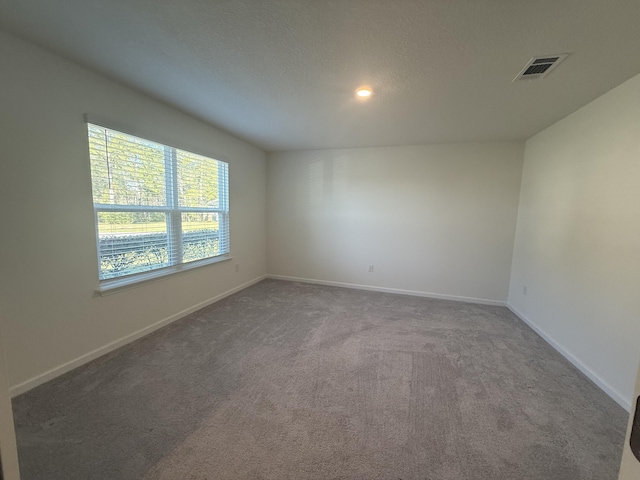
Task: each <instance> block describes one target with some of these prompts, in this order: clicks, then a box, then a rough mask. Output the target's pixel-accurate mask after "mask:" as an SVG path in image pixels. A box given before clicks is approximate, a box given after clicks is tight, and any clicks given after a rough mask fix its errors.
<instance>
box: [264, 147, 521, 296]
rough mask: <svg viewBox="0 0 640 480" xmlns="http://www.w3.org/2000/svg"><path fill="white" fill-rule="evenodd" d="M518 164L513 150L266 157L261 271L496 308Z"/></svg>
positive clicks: (505, 279)
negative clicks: (472, 301) (264, 246)
mask: <svg viewBox="0 0 640 480" xmlns="http://www.w3.org/2000/svg"><path fill="white" fill-rule="evenodd" d="M522 157H523V145H522V144H520V143H468V144H456V145H429V146H403V147H387V148H360V149H345V150H318V151H300V152H282V153H272V154H269V155H268V164H267V172H268V173H267V178H268V184H267V196H268V210H269V224H268V228H267V232H268V233H267V238H268V241H267V243H268V247H267V251H268V271H269V274H272V275H278V276H283V277H295V278H304V279H310V280H315V281H324V282H336V283H344V284H350V285H359V286H364V287H381V288H388V289H392V290H393V289H395V290H399V291H405V292H407V291H408V292H413V293H418V294H430V295H431V294H433V295H440V296H444V297H450V298H456V299H475V300H478V299H479V300H482V301H489V302H494V303H500V302H505V301H506V298H507V291H508V284H509V271H510V267H511V254H512V248H513V238H514V232H515V222H516V212H517V204H518V193H519V188H520V178H521V168H522ZM369 265H374V271H373V272H369V271H368V270H369Z"/></svg>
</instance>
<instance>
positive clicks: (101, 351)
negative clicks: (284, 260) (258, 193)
mask: <svg viewBox="0 0 640 480" xmlns="http://www.w3.org/2000/svg"><path fill="white" fill-rule="evenodd" d="M266 278H268V275H266V274H264V275H260V276H259V277H256V278H254V279H252V280H249V281H248V282H245V283H242V284H240V285H238V286H236V287H233V288H231V289H229V290H227V291H225V292H222V293H220V294H218V295H216V296H214V297H211V298H209V299H207V300H204V301H202V302H200V303H197V304H196V305H193V306H191V307H189V308H185V309H184V310H181V311H180V312H177V313H174V314H173V315H170V316H168V317H166V318H163V319H162V320H159V321H157V322H155V323H152V324H151V325H147V326H146V327H144V328H141V329H139V330H136V331H135V332H132V333H130V334H128V335H125V336H124V337H121V338H119V339H117V340H114V341H112V342H109V343H107V344H106V345H103V346H101V347H98V348H96V349H94V350H91V351H89V352H87V353H85V354H83V355H80V356H79V357H77V358H75V359H73V360H69V361H68V362H65V363H63V364H62V365H58V366H56V367H54V368H52V369H49V370H47V371H45V372H43V373H41V374H38V375H36V376H34V377H31V378H29V379H27V380H25V381H23V382H20V383H18V384H16V385H12V386H10V387H9V393H10V395H11V397H12V398H15V397H17V396H18V395H21V394H23V393H25V392H28V391H29V390H31V389H32V388H35V387H37V386H39V385H42V384H43V383H46V382H48V381H49V380H53V379H54V378H56V377H59V376H60V375H63V374H65V373H67V372H70V371H71V370H73V369H75V368H77V367H80V366H82V365H84V364H86V363H89V362H90V361H92V360H95V359H96V358H99V357H102V356H103V355H106V354H108V353H111V352H113V351H114V350H116V349H118V348H120V347H123V346H125V345H127V344H129V343H131V342H133V341H135V340H138V339H140V338H142V337H144V336H146V335H148V334H150V333H152V332H154V331H156V330H159V329H160V328H162V327H164V326H166V325H169V324H170V323H173V322H175V321H177V320H180V319H181V318H184V317H186V316H187V315H189V314H191V313H193V312H196V311H198V310H200V309H202V308H205V307H207V306H209V305H212V304H214V303H216V302H218V301H220V300H222V299H223V298H226V297H228V296H230V295H233V294H234V293H237V292H239V291H241V290H244V289H245V288H248V287H250V286H252V285H255V284H256V283H258V282H261V281H262V280H264V279H266Z"/></svg>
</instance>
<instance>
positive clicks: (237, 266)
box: [236, 263, 240, 272]
mask: <svg viewBox="0 0 640 480" xmlns="http://www.w3.org/2000/svg"><path fill="white" fill-rule="evenodd" d="M239 271H240V265H239V264H237V263H236V272H239Z"/></svg>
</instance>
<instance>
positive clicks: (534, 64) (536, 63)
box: [513, 53, 568, 82]
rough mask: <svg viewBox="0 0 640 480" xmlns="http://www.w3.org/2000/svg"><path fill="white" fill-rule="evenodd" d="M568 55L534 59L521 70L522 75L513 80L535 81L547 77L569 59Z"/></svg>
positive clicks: (519, 74)
mask: <svg viewBox="0 0 640 480" xmlns="http://www.w3.org/2000/svg"><path fill="white" fill-rule="evenodd" d="M567 55H568V54H567V53H563V54H560V55H547V56H544V57H533V58H532V59H531V60H529V61H528V62H527V64H526V65H525V66H524V67H523V69H522V70H520V73H518V75H517V76H516V78H514V79H513V81H514V82H515V81H516V80H533V79H536V78H544V77H546V76H547V75H548V74H549V72H550V71H551V70H553V69H554V68H556V67H557V66H558V64H559V63H560V62H561V61H562V60H564V59H565V58H567Z"/></svg>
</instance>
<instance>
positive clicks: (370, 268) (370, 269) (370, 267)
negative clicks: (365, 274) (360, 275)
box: [369, 265, 373, 273]
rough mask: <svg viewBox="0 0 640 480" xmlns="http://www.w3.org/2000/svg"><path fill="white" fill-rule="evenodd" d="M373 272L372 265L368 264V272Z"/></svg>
mask: <svg viewBox="0 0 640 480" xmlns="http://www.w3.org/2000/svg"><path fill="white" fill-rule="evenodd" d="M371 272H373V265H369V273H371Z"/></svg>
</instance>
